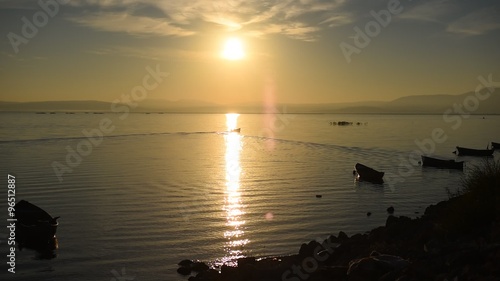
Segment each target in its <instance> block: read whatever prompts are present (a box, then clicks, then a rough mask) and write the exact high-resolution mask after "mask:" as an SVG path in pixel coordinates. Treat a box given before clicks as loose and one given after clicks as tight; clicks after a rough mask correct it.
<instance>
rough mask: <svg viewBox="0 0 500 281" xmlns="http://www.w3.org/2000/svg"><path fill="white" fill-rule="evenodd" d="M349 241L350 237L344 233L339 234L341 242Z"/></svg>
mask: <svg viewBox="0 0 500 281" xmlns="http://www.w3.org/2000/svg"><path fill="white" fill-rule="evenodd" d="M347 239H349V236H347V234H346V233H345V232H343V231H340V232H339V240H340V241H341V242H342V241H345V240H347Z"/></svg>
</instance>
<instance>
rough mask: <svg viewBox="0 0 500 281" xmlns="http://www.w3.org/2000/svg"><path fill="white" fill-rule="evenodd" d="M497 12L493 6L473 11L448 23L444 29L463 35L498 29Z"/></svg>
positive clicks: (499, 24) (499, 26)
mask: <svg viewBox="0 0 500 281" xmlns="http://www.w3.org/2000/svg"><path fill="white" fill-rule="evenodd" d="M499 14H500V11H499V10H498V9H496V8H495V7H488V8H483V9H480V10H477V11H473V12H471V13H469V14H467V15H465V16H463V17H461V18H459V19H457V20H455V21H453V22H452V23H450V24H449V25H448V27H447V29H446V31H448V32H452V33H457V34H463V35H481V34H485V33H487V32H489V31H492V30H496V29H500V21H499Z"/></svg>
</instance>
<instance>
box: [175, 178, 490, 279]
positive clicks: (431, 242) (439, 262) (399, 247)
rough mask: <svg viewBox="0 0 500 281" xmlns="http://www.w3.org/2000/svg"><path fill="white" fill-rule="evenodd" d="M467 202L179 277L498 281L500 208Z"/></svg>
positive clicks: (465, 197) (186, 269)
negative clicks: (279, 253)
mask: <svg viewBox="0 0 500 281" xmlns="http://www.w3.org/2000/svg"><path fill="white" fill-rule="evenodd" d="M496 184H497V185H498V183H496ZM476 199H477V198H476ZM470 200H471V196H470V195H469V194H462V195H459V196H456V197H453V198H450V199H448V200H445V201H441V202H439V203H437V204H434V205H430V206H428V207H427V208H426V209H425V213H424V214H423V215H422V216H420V217H417V218H414V219H411V218H409V217H406V216H393V215H389V216H388V218H387V220H386V223H385V225H384V226H379V227H377V228H374V229H372V230H370V231H367V232H365V233H363V234H361V233H358V234H354V235H352V236H350V237H349V236H348V235H347V234H345V233H344V232H342V231H340V232H339V234H338V235H330V236H329V237H328V238H327V239H325V240H324V241H321V242H318V241H315V240H313V241H310V242H309V243H303V244H302V245H301V246H300V248H299V249H298V252H297V254H293V255H289V256H277V257H266V258H255V257H245V258H241V259H238V265H237V266H236V267H230V266H226V265H223V266H222V267H221V268H220V271H219V270H216V269H210V268H209V267H208V266H207V265H206V264H204V263H202V262H195V263H193V262H190V261H188V260H185V261H183V263H179V265H180V267H179V269H178V273H179V274H181V275H185V276H186V279H187V280H190V281H198V280H199V281H201V280H209V281H219V280H221V281H225V280H242V281H261V280H262V281H264V280H266V281H270V280H281V281H301V280H309V281H326V280H349V281H358V280H359V281H361V280H363V281H369V280H380V281H389V280H400V281H403V280H498V279H497V278H498V276H500V267H498V260H500V216H499V215H498V214H499V212H498V209H499V208H498V207H496V209H495V210H497V211H495V212H493V213H491V212H488V213H487V212H486V211H490V210H491V209H487V210H486V209H485V210H482V209H483V208H481V207H478V206H482V205H487V204H482V202H475V203H473V204H471V206H468V207H466V208H465V210H464V208H463V207H464V204H469V203H470ZM190 275H191V276H190ZM188 276H190V277H189V278H187V277H188ZM455 278H458V279H455Z"/></svg>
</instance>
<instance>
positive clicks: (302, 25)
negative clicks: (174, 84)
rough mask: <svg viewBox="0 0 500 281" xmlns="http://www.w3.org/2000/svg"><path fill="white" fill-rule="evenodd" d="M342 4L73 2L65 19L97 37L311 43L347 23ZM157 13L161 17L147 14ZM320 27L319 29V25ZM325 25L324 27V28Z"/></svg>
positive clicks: (300, 0) (285, 0)
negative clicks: (275, 37)
mask: <svg viewBox="0 0 500 281" xmlns="http://www.w3.org/2000/svg"><path fill="white" fill-rule="evenodd" d="M343 3H344V0H334V1H322V0H270V1H244V0H225V1H206V0H193V1H184V0H169V1H154V0H122V1H119V0H104V1H102V0H99V1H98V0H74V1H71V2H70V4H69V5H71V6H72V7H74V8H78V10H82V9H85V10H86V11H87V12H86V13H85V14H81V13H78V10H76V9H75V13H76V14H74V15H73V16H71V17H69V19H70V20H71V21H73V22H76V23H78V24H80V25H84V26H88V27H90V28H94V29H97V30H101V31H110V32H126V33H129V34H135V35H157V36H189V35H195V34H199V33H201V32H203V31H207V30H208V29H207V28H211V29H212V30H214V31H216V30H217V28H219V29H220V30H221V31H226V32H236V31H237V32H241V33H243V34H246V35H250V36H260V37H262V36H266V35H272V34H281V35H284V36H286V37H289V38H293V39H297V40H304V41H313V40H315V39H317V36H318V33H319V31H320V30H321V29H324V28H330V27H334V26H338V25H342V24H346V23H349V20H347V17H345V16H344V17H342V16H340V15H339V14H338V11H337V10H338V8H339V7H341V6H342V5H343ZM145 7H148V11H150V10H152V9H155V10H157V11H160V12H161V14H162V15H163V16H162V17H159V16H157V15H156V16H153V15H152V14H151V13H149V14H148V13H144V12H142V13H139V11H140V10H141V9H142V10H144V9H145ZM321 23H322V24H323V25H321ZM325 23H328V25H325Z"/></svg>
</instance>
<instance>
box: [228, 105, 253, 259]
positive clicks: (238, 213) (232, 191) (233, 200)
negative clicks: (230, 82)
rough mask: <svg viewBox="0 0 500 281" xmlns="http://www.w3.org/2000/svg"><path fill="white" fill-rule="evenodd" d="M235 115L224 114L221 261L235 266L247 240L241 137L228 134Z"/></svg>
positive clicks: (235, 119) (235, 123)
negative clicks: (241, 185)
mask: <svg viewBox="0 0 500 281" xmlns="http://www.w3.org/2000/svg"><path fill="white" fill-rule="evenodd" d="M238 116H239V114H236V113H228V114H226V126H227V131H228V132H229V133H227V134H226V135H224V138H225V143H226V153H225V160H226V191H225V194H226V195H225V198H224V211H226V218H227V222H226V226H227V227H229V229H228V230H227V231H225V232H224V238H226V239H227V242H226V245H225V251H226V256H225V257H224V258H223V259H222V262H223V264H227V265H235V261H236V259H238V258H242V257H244V254H243V247H244V246H245V245H246V244H248V242H249V240H248V239H245V238H244V234H245V231H244V224H245V221H244V220H243V215H244V214H245V211H244V205H243V204H242V202H241V192H240V174H241V165H240V151H241V135H240V134H239V133H237V132H230V131H231V130H233V129H235V128H236V127H237V124H238Z"/></svg>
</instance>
